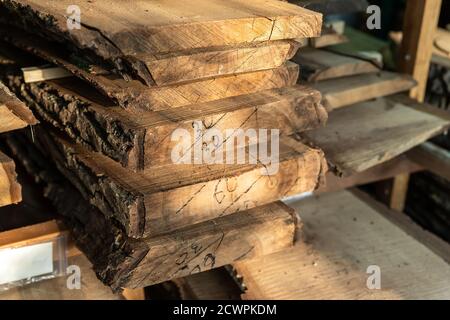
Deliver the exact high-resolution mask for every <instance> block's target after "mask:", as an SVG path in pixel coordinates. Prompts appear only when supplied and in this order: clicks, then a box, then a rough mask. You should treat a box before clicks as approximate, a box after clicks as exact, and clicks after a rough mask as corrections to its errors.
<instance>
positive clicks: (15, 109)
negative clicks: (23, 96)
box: [0, 82, 37, 133]
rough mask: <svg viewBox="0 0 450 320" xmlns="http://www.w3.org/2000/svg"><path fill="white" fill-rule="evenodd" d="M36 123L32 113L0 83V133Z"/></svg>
mask: <svg viewBox="0 0 450 320" xmlns="http://www.w3.org/2000/svg"><path fill="white" fill-rule="evenodd" d="M36 123H37V121H36V119H35V117H34V116H33V113H32V112H31V111H30V110H29V109H28V108H27V107H26V106H25V104H23V103H22V102H21V101H20V100H19V99H17V98H16V96H15V95H14V94H12V93H11V91H10V90H9V89H8V88H7V87H6V86H5V85H4V84H3V83H2V82H0V133H2V132H7V131H12V130H16V129H21V128H24V127H26V126H29V125H33V124H36Z"/></svg>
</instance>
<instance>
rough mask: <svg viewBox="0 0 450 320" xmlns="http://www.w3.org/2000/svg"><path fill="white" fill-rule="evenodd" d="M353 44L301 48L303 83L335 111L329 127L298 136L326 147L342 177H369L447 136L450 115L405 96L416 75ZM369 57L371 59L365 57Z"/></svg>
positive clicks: (332, 112) (331, 162)
mask: <svg viewBox="0 0 450 320" xmlns="http://www.w3.org/2000/svg"><path fill="white" fill-rule="evenodd" d="M355 34H356V35H358V33H355ZM352 41H355V42H357V43H359V42H362V40H361V39H359V40H351V41H350V42H349V43H348V44H341V45H339V46H329V47H325V48H321V49H317V48H313V47H309V48H303V49H302V50H299V51H298V52H297V54H296V55H295V56H294V58H293V61H295V62H296V63H298V64H299V65H300V68H301V70H302V74H301V79H300V81H299V84H300V85H307V86H310V87H313V88H315V89H316V90H318V91H320V92H321V94H322V96H323V104H324V106H325V107H326V109H327V110H328V111H329V112H330V113H329V120H328V123H327V126H326V127H321V128H317V129H314V130H310V131H308V132H303V133H300V134H298V139H300V140H302V141H305V142H306V143H308V145H313V146H316V147H319V148H321V149H322V150H323V151H324V152H325V154H326V157H327V161H328V165H329V166H330V168H331V169H332V170H331V171H333V173H334V174H335V175H337V176H338V177H350V176H354V175H356V174H359V173H363V172H365V171H367V170H369V169H372V168H374V167H376V166H378V165H382V164H384V163H386V162H388V161H390V160H393V159H394V158H396V157H398V156H400V155H401V154H402V153H405V152H407V151H409V150H411V149H413V148H414V147H416V146H418V145H420V144H422V143H424V142H426V141H427V140H428V139H430V138H433V137H434V136H437V135H439V134H441V133H443V132H445V131H446V130H447V129H448V128H449V126H450V117H449V116H448V113H445V112H443V111H442V110H439V109H437V108H435V107H433V106H430V105H427V104H422V103H417V102H416V101H414V100H412V99H410V98H408V97H406V96H405V95H402V93H403V92H405V91H408V90H410V89H412V88H414V86H415V85H416V82H415V81H414V80H413V79H412V77H411V76H409V75H406V74H400V73H396V72H390V71H385V70H382V69H381V67H380V63H379V62H375V61H374V60H373V58H371V56H372V55H373V56H375V55H374V54H368V53H367V52H365V51H364V52H363V51H361V52H359V51H352V50H351V49H352V48H354V47H357V45H355V44H353V43H352ZM363 56H366V58H362V57H363Z"/></svg>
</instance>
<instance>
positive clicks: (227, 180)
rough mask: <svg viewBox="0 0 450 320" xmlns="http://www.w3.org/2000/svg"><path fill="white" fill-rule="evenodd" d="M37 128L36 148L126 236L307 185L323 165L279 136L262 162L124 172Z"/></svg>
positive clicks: (315, 182)
mask: <svg viewBox="0 0 450 320" xmlns="http://www.w3.org/2000/svg"><path fill="white" fill-rule="evenodd" d="M39 129H41V128H37V131H36V132H37V134H36V138H37V140H38V141H40V143H41V145H40V150H41V152H43V153H47V154H48V155H49V156H50V157H51V158H52V159H53V160H54V161H55V162H56V166H57V168H58V169H59V170H60V171H61V172H62V173H63V174H64V175H65V176H66V177H67V178H68V179H69V180H71V181H72V183H73V184H74V185H75V186H76V187H77V188H78V189H79V191H80V192H81V193H82V194H83V196H84V197H85V198H86V199H88V200H89V201H90V203H91V204H93V205H95V206H97V207H98V208H99V209H100V211H102V212H103V214H104V215H105V216H106V217H107V218H108V219H114V220H116V221H117V222H119V223H121V224H122V225H123V227H124V229H125V230H126V232H127V233H128V235H130V236H132V237H142V236H144V237H145V236H150V235H155V234H160V233H163V232H169V231H172V230H175V229H178V228H181V227H185V226H188V225H192V224H194V223H198V222H202V221H206V220H211V219H214V218H217V217H221V216H225V215H229V214H232V213H235V212H238V211H242V210H246V209H249V208H253V207H256V206H260V205H263V204H266V203H270V202H273V201H276V200H278V199H280V198H282V197H284V196H287V195H289V194H296V193H302V192H309V191H314V190H315V189H316V188H317V187H318V186H320V185H321V183H322V182H323V181H322V178H323V175H324V174H325V172H326V171H327V166H326V163H325V160H324V157H323V154H322V152H321V151H320V150H319V149H312V148H309V147H307V146H305V145H303V144H302V143H300V142H298V141H297V140H295V139H293V138H290V137H284V138H283V139H282V140H281V141H280V149H279V150H280V151H279V161H277V160H276V159H275V161H274V163H273V165H274V167H273V169H275V170H274V172H270V173H271V174H272V175H267V173H269V172H268V168H269V165H267V166H263V165H262V164H261V163H260V164H257V165H255V164H250V163H247V164H221V165H219V164H214V165H185V164H180V165H170V166H167V167H163V168H156V169H154V170H148V171H145V172H143V173H131V172H129V171H128V170H127V169H124V168H122V167H121V166H120V165H119V164H118V163H116V162H114V161H112V160H110V159H108V158H106V157H104V156H102V155H101V154H98V153H93V152H88V151H86V150H84V149H83V148H82V147H81V146H79V145H74V144H71V143H70V142H68V141H67V140H65V139H62V138H59V137H50V136H49V135H48V133H46V132H45V130H39Z"/></svg>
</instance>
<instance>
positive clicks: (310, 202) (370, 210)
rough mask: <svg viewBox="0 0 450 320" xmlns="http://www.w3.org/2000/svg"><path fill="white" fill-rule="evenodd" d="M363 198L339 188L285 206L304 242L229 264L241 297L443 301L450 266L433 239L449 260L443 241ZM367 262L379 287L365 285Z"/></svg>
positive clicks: (406, 219)
mask: <svg viewBox="0 0 450 320" xmlns="http://www.w3.org/2000/svg"><path fill="white" fill-rule="evenodd" d="M366 201H368V200H367V199H361V198H360V197H359V196H356V195H354V194H352V193H350V192H348V191H341V192H337V193H328V194H325V195H321V196H317V197H312V198H309V199H306V200H303V201H297V202H293V203H290V205H291V206H292V207H294V208H296V209H298V210H299V212H300V214H301V216H302V221H303V224H304V227H303V234H304V239H305V240H304V241H299V242H297V244H296V245H295V247H294V248H292V249H288V250H284V251H282V252H279V253H277V254H274V255H270V256H265V257H262V258H259V259H254V260H251V261H247V262H240V263H237V264H234V266H235V267H236V268H237V270H238V271H239V273H240V274H241V275H242V276H243V277H244V282H245V284H246V286H247V287H248V291H247V292H246V294H245V295H244V296H243V297H244V298H245V299H269V300H270V299H292V300H296V299H300V300H303V299H314V300H315V299H320V300H322V299H349V300H352V299H358V300H378V299H395V300H397V299H449V297H450V296H449V294H450V290H449V288H450V280H449V279H450V267H449V264H448V263H447V262H445V260H444V259H443V256H442V255H441V254H438V253H435V252H437V251H436V245H435V244H433V245H431V242H433V243H436V242H439V246H441V248H446V249H445V250H446V251H447V257H448V253H449V252H450V249H449V246H448V244H445V243H444V242H443V241H438V240H436V239H435V238H434V237H433V236H432V235H431V234H429V233H427V232H426V231H424V230H423V229H420V228H418V227H417V226H414V223H413V222H412V221H411V220H409V219H408V218H406V217H396V218H399V219H400V218H403V219H402V221H397V222H393V221H391V219H390V218H388V215H387V213H386V214H385V213H381V214H380V209H379V208H377V209H374V207H372V205H371V204H368V203H367V202H366ZM384 210H388V209H387V208H385V209H384ZM394 215H395V214H394V213H392V212H391V213H390V216H394ZM397 216H399V215H397ZM412 229H414V231H412ZM431 238H433V239H431ZM440 253H443V252H442V251H441V252H440ZM444 254H445V253H444ZM371 265H377V266H379V267H380V269H381V290H369V289H368V288H367V285H366V283H367V280H368V277H369V276H370V274H367V273H366V271H367V268H368V267H369V266H371Z"/></svg>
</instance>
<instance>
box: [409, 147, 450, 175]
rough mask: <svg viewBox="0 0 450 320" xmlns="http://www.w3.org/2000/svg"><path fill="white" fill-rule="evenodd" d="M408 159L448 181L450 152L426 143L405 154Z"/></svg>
mask: <svg viewBox="0 0 450 320" xmlns="http://www.w3.org/2000/svg"><path fill="white" fill-rule="evenodd" d="M407 155H408V157H409V158H410V159H412V160H413V161H414V162H417V163H418V164H419V165H421V166H423V167H424V168H425V169H426V170H428V171H431V172H432V173H434V174H435V175H437V176H440V177H443V178H446V179H447V180H449V181H450V152H449V151H448V150H445V149H444V148H441V147H439V146H437V145H435V144H433V143H431V142H426V143H424V144H422V145H420V146H418V147H417V148H414V149H412V150H411V151H409V152H408V153H407Z"/></svg>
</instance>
